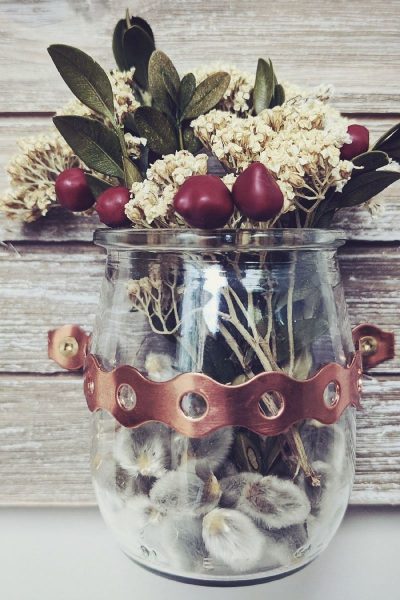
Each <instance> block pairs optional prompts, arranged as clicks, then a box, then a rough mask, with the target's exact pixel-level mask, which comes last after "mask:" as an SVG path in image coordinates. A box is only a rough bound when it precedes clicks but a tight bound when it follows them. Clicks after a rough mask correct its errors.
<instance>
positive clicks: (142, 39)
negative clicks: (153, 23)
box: [123, 25, 155, 90]
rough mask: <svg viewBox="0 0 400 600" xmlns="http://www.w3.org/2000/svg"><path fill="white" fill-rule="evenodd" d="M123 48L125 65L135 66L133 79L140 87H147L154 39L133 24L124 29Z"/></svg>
mask: <svg viewBox="0 0 400 600" xmlns="http://www.w3.org/2000/svg"><path fill="white" fill-rule="evenodd" d="M123 48H124V56H125V61H126V64H127V67H128V68H131V67H135V75H134V77H135V80H136V81H137V83H138V84H139V85H140V87H141V88H143V89H144V90H145V89H147V86H148V79H147V69H148V65H149V60H150V56H151V55H152V53H153V52H154V50H155V45H154V40H153V39H152V38H151V37H150V36H149V34H148V33H146V31H145V30H144V29H142V28H141V27H138V26H137V25H134V26H133V27H131V28H130V29H128V30H127V31H125V34H124V37H123Z"/></svg>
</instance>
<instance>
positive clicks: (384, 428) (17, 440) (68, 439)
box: [0, 374, 400, 506]
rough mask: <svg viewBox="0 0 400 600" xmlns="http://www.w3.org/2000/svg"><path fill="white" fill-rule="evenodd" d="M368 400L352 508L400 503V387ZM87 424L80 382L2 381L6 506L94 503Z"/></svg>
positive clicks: (1, 497) (2, 501)
mask: <svg viewBox="0 0 400 600" xmlns="http://www.w3.org/2000/svg"><path fill="white" fill-rule="evenodd" d="M27 398H29V405H28V402H27ZM363 398H364V399H363V406H364V410H363V411H362V412H359V413H358V420H357V427H358V438H357V443H358V449H357V463H356V480H355V485H354V489H353V493H352V497H351V503H352V504H400V429H399V427H398V413H399V410H400V381H399V380H395V379H393V380H389V381H376V380H370V381H367V382H366V383H365V390H364V395H363ZM28 406H29V408H28ZM89 422H90V415H89V412H88V410H87V407H86V403H85V399H84V396H83V391H82V381H81V379H80V378H79V376H77V375H70V374H66V375H52V376H47V377H46V376H33V375H31V376H25V377H19V378H18V379H15V378H13V377H10V376H7V375H0V456H1V460H0V480H1V486H0V505H3V506H5V505H13V506H15V505H24V506H26V505H68V506H73V505H80V506H82V505H88V504H90V505H91V504H93V503H94V494H93V490H92V486H91V481H90V472H89V452H90V442H89V430H90V427H89Z"/></svg>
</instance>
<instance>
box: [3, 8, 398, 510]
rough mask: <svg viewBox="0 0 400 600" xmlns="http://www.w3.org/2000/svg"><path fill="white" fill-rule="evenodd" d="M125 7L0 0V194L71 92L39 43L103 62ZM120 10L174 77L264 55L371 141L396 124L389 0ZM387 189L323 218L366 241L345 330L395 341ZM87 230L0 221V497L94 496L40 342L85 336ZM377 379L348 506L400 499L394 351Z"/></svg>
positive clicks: (107, 63) (97, 263)
mask: <svg viewBox="0 0 400 600" xmlns="http://www.w3.org/2000/svg"><path fill="white" fill-rule="evenodd" d="M244 7H245V11H246V17H245V18H244V14H243V9H244ZM124 8H125V7H124V6H122V5H121V3H120V2H117V0H91V1H90V2H88V1H85V0H83V1H77V0H59V1H57V2H51V0H41V1H40V2H38V0H21V1H20V2H18V3H17V2H15V0H3V1H2V2H1V6H0V34H1V35H0V56H1V60H0V193H2V192H3V191H4V189H5V187H6V177H5V173H4V167H5V166H6V163H7V162H8V160H9V158H10V157H11V155H12V154H14V153H15V151H16V144H15V140H16V138H19V137H26V136H27V135H34V134H37V133H39V132H41V131H42V130H43V128H46V127H48V126H50V116H51V114H50V113H53V112H54V111H55V110H56V109H57V108H58V107H60V106H62V105H63V104H65V102H67V101H68V100H69V99H70V98H71V95H70V93H69V91H68V89H67V88H66V86H65V84H64V83H63V81H62V80H61V78H60V76H59V74H58V73H57V71H56V69H55V68H54V66H53V65H52V63H51V61H50V58H49V57H48V55H47V53H46V46H47V45H48V44H50V43H55V42H57V43H67V44H71V45H76V46H79V47H81V48H82V49H83V50H86V51H87V52H89V53H91V54H93V56H94V57H95V58H96V59H97V60H99V62H100V63H101V64H103V66H104V67H111V66H113V60H112V54H111V30H112V27H113V25H114V23H115V22H116V20H117V19H118V18H121V17H122V16H123V12H124ZM131 10H132V12H133V13H136V14H138V13H139V14H140V15H142V16H143V17H145V18H148V19H149V20H150V21H151V23H152V25H153V26H154V30H155V33H156V40H157V45H158V47H159V48H162V49H163V50H164V51H166V52H167V53H168V54H170V56H171V58H172V59H173V60H174V61H175V62H176V64H177V66H178V68H179V69H180V70H181V71H182V72H184V71H185V70H186V69H189V68H191V67H192V66H193V65H198V64H200V63H202V62H204V61H208V62H213V61H214V60H215V57H219V58H220V60H221V61H226V60H227V58H229V62H230V63H233V64H237V65H238V66H239V67H242V68H246V69H249V70H251V71H253V72H254V70H255V66H256V61H257V58H258V57H259V56H264V57H265V56H270V57H271V58H272V59H273V61H274V64H275V67H276V71H277V73H278V76H279V77H280V78H282V79H287V80H289V81H293V82H294V83H299V84H302V85H318V84H320V83H321V82H322V81H325V82H328V83H333V84H334V85H335V87H336V105H337V106H338V107H339V108H340V110H342V111H343V112H346V113H353V115H354V118H355V120H357V121H358V122H360V123H364V124H366V125H367V126H368V127H369V128H370V130H371V137H372V139H373V140H374V139H376V138H377V137H378V136H379V135H380V134H381V133H382V132H383V131H385V130H386V129H388V128H389V127H390V126H391V125H392V124H393V123H395V122H397V121H399V120H400V114H399V113H400V95H399V89H398V73H399V68H400V39H399V36H398V32H399V30H400V11H399V10H398V1H397V0H388V1H387V2H386V3H385V10H382V6H381V5H380V4H379V3H377V2H376V1H374V0H355V1H353V2H350V3H349V2H347V3H343V2H339V3H338V2H337V1H336V0H335V1H333V0H329V1H327V2H324V3H322V4H320V5H318V7H317V8H316V5H315V3H314V2H311V0H301V1H295V0H287V1H285V2H280V3H272V2H268V3H266V2H253V3H252V4H251V5H250V4H249V3H242V2H239V1H238V0H235V1H234V2H232V1H230V0H220V2H218V3H214V4H213V5H208V6H207V10H205V8H204V4H201V3H198V2H196V1H195V0H163V2H160V0H146V2H144V1H143V0H139V1H135V2H133V3H132V2H131ZM305 14H306V15H307V19H306V20H305V19H304V15H305ZM10 21H12V27H10ZM233 32H234V33H233ZM45 113H46V114H45ZM399 190H400V184H399V183H398V184H396V185H394V186H392V187H391V188H389V189H388V190H387V191H386V192H385V193H384V194H383V195H382V198H383V197H384V198H385V204H386V212H385V214H384V215H383V216H381V217H379V218H378V219H376V220H373V219H372V218H371V217H370V215H369V214H368V212H367V211H366V210H364V209H361V210H360V209H355V210H351V211H346V212H344V211H343V213H342V215H341V216H340V217H339V219H338V221H337V223H336V225H337V226H339V227H340V226H343V228H344V229H346V230H347V231H348V232H349V238H350V239H351V240H354V241H357V242H360V241H362V242H368V244H367V245H364V246H362V245H361V246H360V245H353V246H349V247H347V248H346V249H345V250H344V251H342V253H341V261H340V262H341V268H342V274H343V278H344V283H345V289H346V298H347V302H348V305H349V313H350V317H351V320H352V322H353V324H357V323H359V322H360V321H365V320H366V321H371V322H374V323H376V324H378V325H380V326H382V327H384V328H387V329H392V330H394V331H395V332H396V333H397V340H400V320H399V315H400V294H399V289H400V281H399V279H400V272H399V269H398V264H399V248H398V245H395V244H386V245H382V244H383V243H386V242H400V201H399ZM96 225H97V219H96V218H95V217H91V218H82V217H80V218H77V217H73V216H71V215H67V214H66V213H63V214H61V215H60V214H55V215H53V216H50V217H49V218H47V219H45V220H43V221H42V222H41V223H36V224H33V225H29V226H23V227H21V226H20V225H18V224H10V223H9V222H6V223H5V222H4V221H2V222H0V241H2V240H4V241H7V242H15V248H16V252H14V251H13V250H12V248H10V251H9V252H7V251H6V249H5V248H4V247H0V482H1V483H0V504H2V505H69V506H71V505H80V506H82V505H87V504H93V503H94V495H93V492H92V488H91V483H90V475H89V456H88V454H89V432H88V424H89V415H88V411H87V409H86V406H85V401H84V398H83V393H82V387H81V383H82V382H81V380H80V378H79V376H77V375H71V374H61V373H59V369H58V368H57V366H56V365H54V364H52V363H50V362H49V361H48V359H47V353H46V350H47V330H48V329H51V328H54V327H57V326H59V325H60V324H64V323H66V322H76V323H79V324H81V325H83V326H85V327H86V328H87V329H88V331H90V328H91V325H92V322H93V318H94V313H95V311H96V306H97V301H98V290H99V287H100V283H101V277H102V273H103V268H104V260H103V257H102V255H101V253H100V251H99V250H98V249H95V248H93V247H91V246H89V245H87V244H85V243H83V242H88V241H91V239H92V234H93V230H94V228H95V227H96ZM57 242H68V243H64V244H63V243H57ZM370 242H375V244H376V245H371V244H370ZM379 244H381V245H379ZM398 344H399V341H397V345H398ZM377 372H379V373H381V374H385V373H386V376H387V380H386V381H383V380H379V381H376V380H369V381H367V382H366V386H365V388H366V389H365V394H364V408H365V410H364V411H363V412H360V413H359V415H358V449H357V468H356V482H355V487H354V491H353V494H352V498H351V502H352V503H353V504H382V505H383V504H397V505H400V419H399V414H400V379H399V376H400V358H399V352H398V356H397V358H396V359H395V360H394V361H391V362H389V363H387V364H385V365H382V366H380V367H379V371H377ZM44 373H46V375H45V374H44Z"/></svg>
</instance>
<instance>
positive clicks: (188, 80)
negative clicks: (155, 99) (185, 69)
mask: <svg viewBox="0 0 400 600" xmlns="http://www.w3.org/2000/svg"><path fill="white" fill-rule="evenodd" d="M195 90H196V77H195V76H194V75H193V73H187V74H186V75H185V76H184V77H183V79H182V81H181V83H180V87H179V108H180V111H181V113H183V112H184V110H185V108H186V107H187V105H188V104H189V102H190V101H191V99H192V98H193V94H194V92H195Z"/></svg>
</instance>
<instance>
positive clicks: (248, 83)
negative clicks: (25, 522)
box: [192, 64, 255, 116]
mask: <svg viewBox="0 0 400 600" xmlns="http://www.w3.org/2000/svg"><path fill="white" fill-rule="evenodd" d="M218 71H224V72H225V73H228V75H229V76H230V81H229V85H228V87H227V90H226V92H225V94H224V96H223V98H222V100H221V101H220V102H219V103H218V105H217V108H218V109H219V110H224V111H229V112H233V113H237V114H239V115H242V116H244V115H247V114H248V113H249V111H250V110H251V94H252V91H253V87H254V80H255V77H254V75H252V74H251V73H247V72H245V71H240V70H239V69H237V68H236V67H234V66H231V65H217V64H215V65H211V66H209V67H199V68H197V69H194V70H193V71H192V73H193V75H194V76H195V78H196V83H197V84H199V83H201V82H202V81H204V79H206V78H207V77H209V76H210V75H213V74H214V73H217V72H218Z"/></svg>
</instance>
